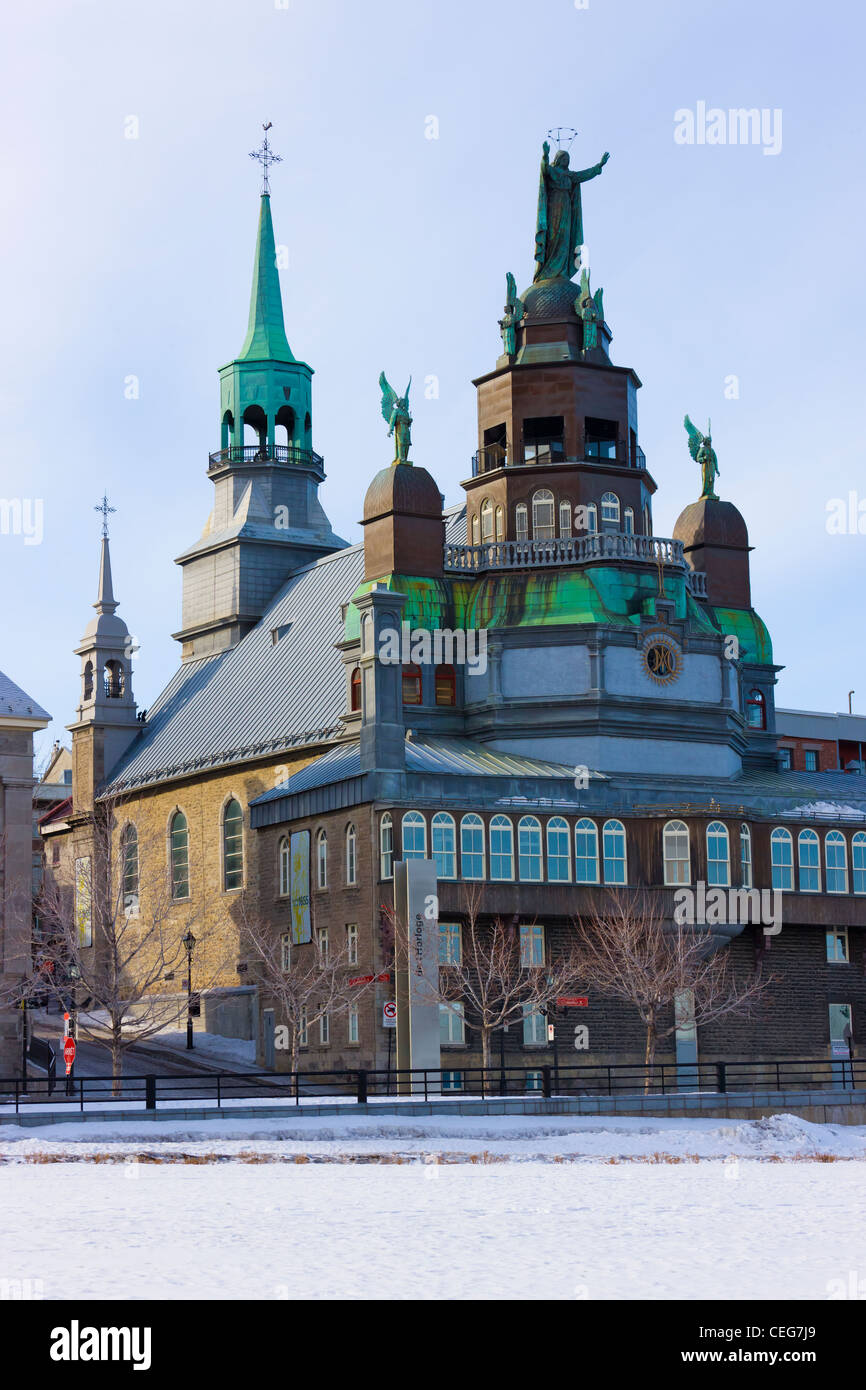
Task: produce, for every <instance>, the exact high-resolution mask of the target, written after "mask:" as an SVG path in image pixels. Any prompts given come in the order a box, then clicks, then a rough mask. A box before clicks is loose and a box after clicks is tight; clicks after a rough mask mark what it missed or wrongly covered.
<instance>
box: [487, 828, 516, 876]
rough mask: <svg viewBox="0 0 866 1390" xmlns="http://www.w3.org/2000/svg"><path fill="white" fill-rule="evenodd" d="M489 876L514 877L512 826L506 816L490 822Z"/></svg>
mask: <svg viewBox="0 0 866 1390" xmlns="http://www.w3.org/2000/svg"><path fill="white" fill-rule="evenodd" d="M490 877H491V878H496V879H506V878H514V827H513V826H512V824H511V821H510V820H509V819H508V817H507V816H494V817H493V819H492V821H491V822H490Z"/></svg>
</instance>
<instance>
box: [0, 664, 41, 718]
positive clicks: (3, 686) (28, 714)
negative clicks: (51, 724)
mask: <svg viewBox="0 0 866 1390" xmlns="http://www.w3.org/2000/svg"><path fill="white" fill-rule="evenodd" d="M4 715H5V716H7V717H9V718H14V719H45V720H46V721H47V720H49V719H50V718H51V715H50V714H48V713H47V711H46V710H44V709H43V708H42V706H41V705H37V703H36V701H35V700H34V699H33V698H32V697H31V696H30V695H28V694H27V692H26V691H25V690H22V689H21V687H20V685H16V684H15V682H14V681H13V680H10V679H9V677H8V676H4V674H3V672H2V671H0V719H2V718H3V717H4Z"/></svg>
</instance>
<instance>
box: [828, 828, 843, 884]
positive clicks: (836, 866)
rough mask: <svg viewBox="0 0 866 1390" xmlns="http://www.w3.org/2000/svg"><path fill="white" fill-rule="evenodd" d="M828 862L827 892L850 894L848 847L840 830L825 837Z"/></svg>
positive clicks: (829, 832) (831, 831) (830, 832)
mask: <svg viewBox="0 0 866 1390" xmlns="http://www.w3.org/2000/svg"><path fill="white" fill-rule="evenodd" d="M824 854H825V856H826V860H827V892H828V893H847V892H848V846H847V845H846V843H845V836H844V835H843V834H842V832H841V831H840V830H830V831H828V833H827V835H826V836H825V837H824Z"/></svg>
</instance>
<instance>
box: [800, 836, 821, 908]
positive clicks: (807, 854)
mask: <svg viewBox="0 0 866 1390" xmlns="http://www.w3.org/2000/svg"><path fill="white" fill-rule="evenodd" d="M797 858H798V859H799V861H800V892H801V893H820V891H821V853H820V846H819V844H818V836H817V835H816V834H815V831H814V830H801V831H800V833H799V835H798V836H797Z"/></svg>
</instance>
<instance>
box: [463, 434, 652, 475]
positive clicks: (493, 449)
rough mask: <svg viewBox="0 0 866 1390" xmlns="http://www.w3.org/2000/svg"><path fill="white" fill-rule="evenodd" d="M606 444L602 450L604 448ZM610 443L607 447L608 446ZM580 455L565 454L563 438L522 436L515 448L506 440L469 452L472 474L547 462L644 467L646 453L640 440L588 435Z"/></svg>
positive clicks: (543, 464)
mask: <svg viewBox="0 0 866 1390" xmlns="http://www.w3.org/2000/svg"><path fill="white" fill-rule="evenodd" d="M602 446H605V447H606V448H607V452H605V450H604V448H602ZM607 446H609V447H607ZM579 452H580V455H581V457H574V458H573V457H571V456H566V453H565V446H564V443H563V441H562V439H560V438H557V439H530V440H524V441H523V443H522V445H520V446H518V448H517V449H516V450H515V449H513V448H512V446H511V445H510V444H509V443H505V444H486V445H484V446H483V448H481V449H478V450H476V452H475V453H474V454H473V455H472V477H473V478H478V477H481V475H482V474H484V473H493V472H495V470H496V469H498V468H538V467H539V466H541V467H544V466H545V465H546V464H561V463H593V464H596V465H601V466H602V467H603V466H604V465H605V464H614V465H616V466H617V467H619V468H646V454H645V453H644V451H643V449H642V448H641V447H640V445H639V444H636V445H635V446H634V448H633V449H630V448H629V445H628V444H627V443H626V442H625V441H624V440H620V441H619V442H617V441H615V440H593V439H587V440H586V441H585V443H584V446H583V448H582V449H581V450H580V451H579Z"/></svg>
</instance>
